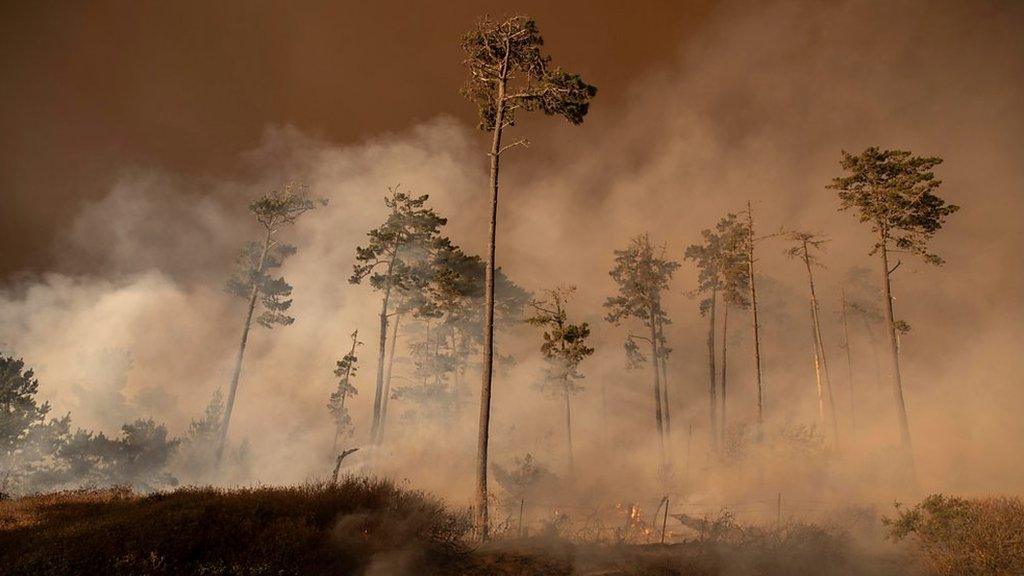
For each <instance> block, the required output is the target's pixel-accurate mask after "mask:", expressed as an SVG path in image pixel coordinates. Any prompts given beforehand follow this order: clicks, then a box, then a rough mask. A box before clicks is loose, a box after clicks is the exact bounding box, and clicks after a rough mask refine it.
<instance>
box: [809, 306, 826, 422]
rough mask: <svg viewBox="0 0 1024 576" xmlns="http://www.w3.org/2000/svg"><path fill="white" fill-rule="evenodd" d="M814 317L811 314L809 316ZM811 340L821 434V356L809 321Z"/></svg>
mask: <svg viewBox="0 0 1024 576" xmlns="http://www.w3.org/2000/svg"><path fill="white" fill-rule="evenodd" d="M811 317H812V318H813V317H814V316H813V314H812V316H811ZM811 341H812V345H813V346H814V383H815V385H816V387H817V390H818V425H819V426H821V429H822V434H824V432H825V387H824V385H823V384H822V381H821V356H820V355H819V354H818V337H817V336H816V335H815V333H814V323H813V322H812V323H811Z"/></svg>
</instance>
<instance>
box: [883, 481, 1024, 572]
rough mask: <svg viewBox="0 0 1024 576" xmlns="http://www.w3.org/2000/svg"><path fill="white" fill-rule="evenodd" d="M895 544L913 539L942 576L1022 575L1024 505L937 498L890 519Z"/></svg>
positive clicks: (1016, 500)
mask: <svg viewBox="0 0 1024 576" xmlns="http://www.w3.org/2000/svg"><path fill="white" fill-rule="evenodd" d="M885 522H886V525H887V526H888V527H889V535H890V537H891V538H892V539H894V540H897V541H899V540H904V539H910V540H911V541H912V542H913V543H914V546H915V548H916V551H917V554H918V557H919V558H920V560H921V561H922V562H923V563H924V564H925V565H926V566H927V568H928V569H929V570H930V571H931V572H932V573H934V574H937V575H940V576H975V575H977V576H982V575H984V576H1019V575H1021V574H1024V502H1022V501H1021V499H1020V498H1011V497H997V498H958V497H955V496H943V495H941V494H935V495H932V496H929V497H928V498H926V499H924V501H922V502H921V503H919V504H917V505H916V506H914V507H912V508H909V509H899V510H898V513H897V516H896V517H895V518H891V519H886V521H885Z"/></svg>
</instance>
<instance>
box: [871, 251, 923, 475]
mask: <svg viewBox="0 0 1024 576" xmlns="http://www.w3.org/2000/svg"><path fill="white" fill-rule="evenodd" d="M886 240H887V238H886V237H885V235H884V234H883V235H882V236H881V238H880V243H881V247H880V248H879V251H880V252H881V253H882V257H881V260H882V286H883V287H884V290H885V293H884V297H885V302H884V303H883V305H884V307H885V325H886V330H887V331H888V332H889V343H890V345H891V351H892V393H893V400H894V401H895V403H896V413H897V417H898V419H899V427H900V441H901V444H902V447H903V451H904V452H905V453H906V457H907V458H908V459H909V461H910V465H911V467H913V463H914V451H913V446H912V445H911V443H910V424H909V422H908V421H907V406H906V403H905V402H904V400H903V378H902V376H901V374H900V353H899V342H898V340H897V339H896V319H895V317H894V315H893V311H892V284H891V283H890V279H889V274H890V272H889V252H888V250H887V247H886Z"/></svg>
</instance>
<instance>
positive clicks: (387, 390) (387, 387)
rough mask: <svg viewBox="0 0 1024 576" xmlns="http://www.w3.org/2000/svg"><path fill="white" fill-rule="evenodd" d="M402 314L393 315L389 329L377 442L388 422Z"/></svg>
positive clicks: (381, 441)
mask: <svg viewBox="0 0 1024 576" xmlns="http://www.w3.org/2000/svg"><path fill="white" fill-rule="evenodd" d="M401 321H402V315H401V314H399V315H397V316H395V327H394V328H392V329H391V349H390V350H388V371H387V376H386V377H385V379H384V393H383V394H382V397H381V407H380V422H379V423H378V425H377V444H381V443H383V442H384V428H386V427H387V422H388V404H390V403H391V373H392V371H393V370H394V368H395V347H396V346H397V345H398V324H399V323H400V322H401Z"/></svg>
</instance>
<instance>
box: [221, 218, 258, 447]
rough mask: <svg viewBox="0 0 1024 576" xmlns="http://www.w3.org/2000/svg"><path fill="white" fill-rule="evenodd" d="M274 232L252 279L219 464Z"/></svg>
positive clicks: (222, 431)
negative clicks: (260, 280) (260, 282)
mask: <svg viewBox="0 0 1024 576" xmlns="http://www.w3.org/2000/svg"><path fill="white" fill-rule="evenodd" d="M271 234H272V232H271V231H270V230H269V229H268V230H267V235H266V237H265V238H264V239H263V250H262V251H261V252H260V261H259V264H258V265H257V266H256V273H255V274H253V277H252V289H251V290H250V292H249V307H248V309H247V310H246V313H245V324H244V325H243V326H242V341H241V343H240V344H239V345H238V356H236V357H235V370H234V372H233V373H232V375H231V388H230V389H229V390H228V400H227V403H226V404H225V406H224V421H223V423H222V424H221V427H220V440H219V441H218V442H217V462H218V463H220V459H221V456H222V455H223V454H224V445H225V444H226V443H227V440H228V427H229V426H230V425H231V412H232V411H233V410H234V407H235V395H236V394H237V393H238V380H239V378H240V377H241V375H242V359H243V358H244V357H245V346H246V344H247V343H248V342H249V329H250V328H251V327H252V315H253V312H254V311H255V310H256V300H257V298H259V295H260V286H259V278H260V276H261V275H262V274H263V267H264V266H266V264H267V253H268V252H270V238H271Z"/></svg>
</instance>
